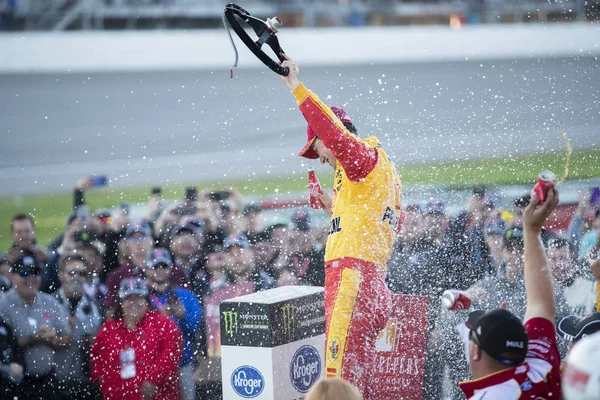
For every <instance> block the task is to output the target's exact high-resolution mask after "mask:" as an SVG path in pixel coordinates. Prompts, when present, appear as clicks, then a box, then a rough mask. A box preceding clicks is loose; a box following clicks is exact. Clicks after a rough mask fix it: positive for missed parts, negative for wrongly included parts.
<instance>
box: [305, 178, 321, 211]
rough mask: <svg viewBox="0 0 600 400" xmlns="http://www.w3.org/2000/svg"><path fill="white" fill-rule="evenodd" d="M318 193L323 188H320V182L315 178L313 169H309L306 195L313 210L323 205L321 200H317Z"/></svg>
mask: <svg viewBox="0 0 600 400" xmlns="http://www.w3.org/2000/svg"><path fill="white" fill-rule="evenodd" d="M320 194H323V189H321V184H320V183H319V180H318V179H317V175H316V174H315V171H314V170H312V169H311V170H309V171H308V195H309V203H310V206H311V207H312V208H314V209H315V210H319V209H321V208H322V207H323V204H321V201H320V200H319V195H320Z"/></svg>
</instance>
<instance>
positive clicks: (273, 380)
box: [220, 286, 325, 400]
mask: <svg viewBox="0 0 600 400" xmlns="http://www.w3.org/2000/svg"><path fill="white" fill-rule="evenodd" d="M220 323H221V361H222V370H221V371H222V372H221V373H222V379H223V399H224V400H235V399H261V400H300V399H302V398H303V397H304V396H305V394H306V392H308V391H309V390H310V388H311V387H312V386H313V385H314V383H315V382H317V381H318V380H319V379H320V378H321V377H322V376H323V375H324V369H325V365H324V360H325V358H324V354H325V308H324V289H323V288H322V287H313V286H284V287H279V288H275V289H271V290H265V291H262V292H258V293H253V294H249V295H245V296H240V297H236V298H233V299H230V300H225V301H223V302H222V303H221V305H220Z"/></svg>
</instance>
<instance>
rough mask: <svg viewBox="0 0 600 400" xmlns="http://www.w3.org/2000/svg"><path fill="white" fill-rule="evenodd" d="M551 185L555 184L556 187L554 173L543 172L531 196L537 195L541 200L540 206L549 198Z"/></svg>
mask: <svg viewBox="0 0 600 400" xmlns="http://www.w3.org/2000/svg"><path fill="white" fill-rule="evenodd" d="M550 183H554V184H555V185H556V175H554V173H553V172H551V171H542V172H541V173H540V175H539V176H538V182H537V183H536V185H535V186H534V187H533V190H532V191H531V194H532V195H534V194H535V196H536V197H537V198H538V199H539V200H540V204H542V203H543V202H544V201H545V200H546V197H547V196H548V190H550V185H549V184H550Z"/></svg>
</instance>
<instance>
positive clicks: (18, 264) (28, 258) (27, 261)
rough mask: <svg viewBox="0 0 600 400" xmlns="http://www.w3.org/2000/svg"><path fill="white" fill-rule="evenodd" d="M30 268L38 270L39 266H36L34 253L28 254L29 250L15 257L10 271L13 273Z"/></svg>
mask: <svg viewBox="0 0 600 400" xmlns="http://www.w3.org/2000/svg"><path fill="white" fill-rule="evenodd" d="M32 269H37V270H38V271H39V270H40V267H38V265H37V262H36V260H35V257H34V255H33V254H29V252H27V253H24V254H23V255H22V256H20V257H19V258H17V259H16V260H15V262H13V264H12V272H14V273H19V272H21V271H25V270H32Z"/></svg>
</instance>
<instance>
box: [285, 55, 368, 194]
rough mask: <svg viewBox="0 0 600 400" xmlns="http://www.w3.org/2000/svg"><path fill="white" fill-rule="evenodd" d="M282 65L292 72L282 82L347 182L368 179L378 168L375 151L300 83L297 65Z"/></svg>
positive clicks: (291, 63)
mask: <svg viewBox="0 0 600 400" xmlns="http://www.w3.org/2000/svg"><path fill="white" fill-rule="evenodd" d="M283 65H284V66H286V67H288V68H289V69H290V73H289V75H288V76H286V77H283V81H284V82H285V83H286V84H287V85H288V87H289V88H290V89H291V90H292V94H293V95H294V97H295V98H296V101H297V102H298V107H299V108H300V111H301V112H302V114H303V115H304V118H306V121H307V122H308V124H309V125H310V127H311V128H312V129H313V131H314V132H315V134H316V135H317V137H318V138H319V139H321V141H323V144H324V145H325V147H327V148H328V149H329V150H331V153H332V154H333V155H334V157H335V158H336V159H337V160H338V161H339V163H340V164H341V165H342V167H343V168H344V171H345V172H346V175H347V176H348V179H350V180H351V181H354V182H356V181H359V180H360V179H362V178H364V177H366V176H367V175H368V174H369V173H370V172H371V171H372V170H373V168H375V165H376V164H377V157H378V156H377V151H376V150H375V148H373V147H371V146H368V145H367V144H365V143H364V142H362V141H360V140H359V139H358V137H357V136H355V135H353V134H352V133H350V132H349V131H348V129H346V127H345V126H344V124H343V123H342V121H340V120H339V118H338V117H337V116H336V115H335V114H334V113H333V111H331V109H330V108H329V107H328V106H327V105H325V103H323V102H322V101H321V100H320V99H319V97H318V96H317V95H316V94H314V93H313V92H311V91H310V90H308V89H307V88H306V87H305V86H304V85H303V84H302V82H300V80H299V78H298V74H299V72H300V69H299V67H298V64H296V63H295V62H293V61H292V60H287V61H284V62H283Z"/></svg>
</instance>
